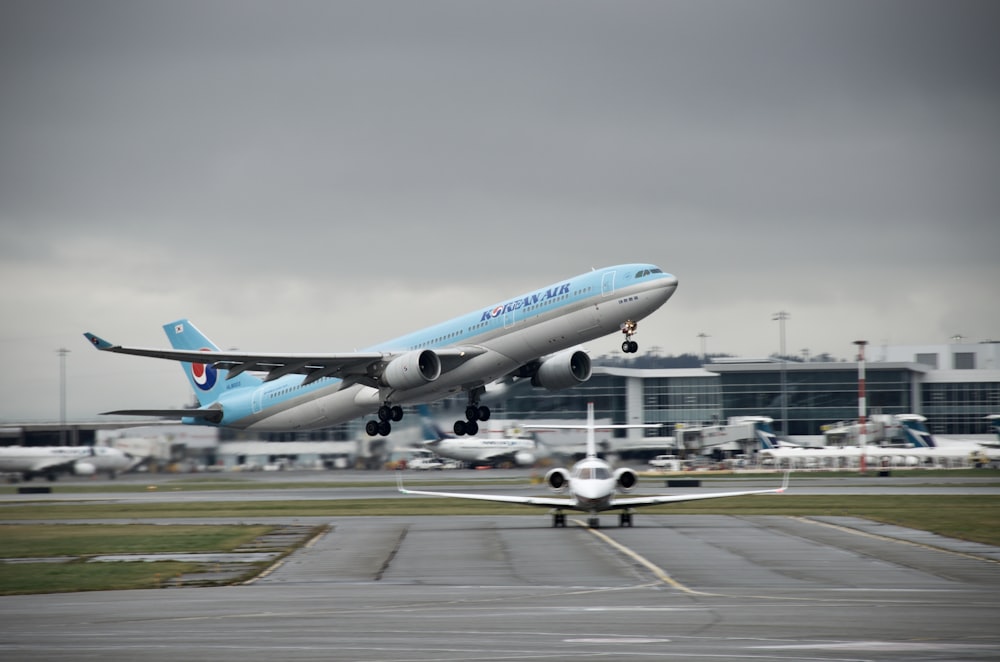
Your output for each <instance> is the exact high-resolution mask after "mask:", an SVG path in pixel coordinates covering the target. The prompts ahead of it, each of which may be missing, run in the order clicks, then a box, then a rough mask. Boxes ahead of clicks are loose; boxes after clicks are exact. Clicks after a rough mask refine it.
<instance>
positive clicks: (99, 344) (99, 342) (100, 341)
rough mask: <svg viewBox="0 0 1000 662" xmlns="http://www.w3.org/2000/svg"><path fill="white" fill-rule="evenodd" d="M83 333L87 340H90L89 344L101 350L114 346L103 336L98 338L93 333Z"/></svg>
mask: <svg viewBox="0 0 1000 662" xmlns="http://www.w3.org/2000/svg"><path fill="white" fill-rule="evenodd" d="M83 335H84V337H85V338H86V339H87V340H89V341H90V344H91V345H93V346H94V347H96V348H97V349H100V350H102V351H106V350H109V349H111V348H112V347H114V345H112V344H111V343H109V342H108V341H107V340H105V339H104V338H99V337H97V336H95V335H94V334H93V333H85V334H83Z"/></svg>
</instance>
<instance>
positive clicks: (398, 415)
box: [390, 405, 403, 423]
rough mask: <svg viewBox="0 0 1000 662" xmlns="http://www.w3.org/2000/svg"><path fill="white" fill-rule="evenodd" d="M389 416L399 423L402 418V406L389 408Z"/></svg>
mask: <svg viewBox="0 0 1000 662" xmlns="http://www.w3.org/2000/svg"><path fill="white" fill-rule="evenodd" d="M390 418H392V420H393V421H394V422H396V423H399V422H400V421H401V420H403V408H402V407H400V406H399V405H395V406H393V407H392V409H391V410H390Z"/></svg>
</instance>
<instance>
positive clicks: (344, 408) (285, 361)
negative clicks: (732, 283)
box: [84, 264, 677, 436]
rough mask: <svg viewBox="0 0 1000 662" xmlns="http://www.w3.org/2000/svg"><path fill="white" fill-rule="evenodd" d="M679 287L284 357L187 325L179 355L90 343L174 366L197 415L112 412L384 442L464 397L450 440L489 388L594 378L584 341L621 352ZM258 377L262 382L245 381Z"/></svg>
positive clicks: (583, 299) (660, 282)
mask: <svg viewBox="0 0 1000 662" xmlns="http://www.w3.org/2000/svg"><path fill="white" fill-rule="evenodd" d="M676 289H677V278H676V277H674V276H672V275H671V274H668V273H664V272H663V271H662V270H661V269H659V268H657V267H655V266H654V265H651V264H622V265H618V266H614V267H607V268H604V269H596V270H594V271H591V272H589V273H585V274H581V275H579V276H575V277H573V278H569V279H567V280H564V281H560V282H558V283H555V284H554V285H550V286H547V287H543V288H540V289H537V290H533V291H531V292H528V293H527V294H522V295H520V296H517V297H514V298H511V299H506V300H504V301H501V302H499V303H496V304H493V305H491V306H487V307H484V308H480V309H478V310H476V311H475V312H472V313H469V314H467V315H464V316H462V317H457V318H455V319H452V320H450V321H448V322H443V323H441V324H438V325H437V326H433V327H430V328H427V329H424V330H422V331H417V332H415V333H412V334H410V335H408V336H403V337H401V338H397V339H395V340H391V341H389V342H385V343H382V344H380V345H376V346H374V347H371V348H369V349H368V350H366V351H361V352H341V353H333V354H288V353H259V352H228V351H220V350H219V349H218V347H217V346H216V345H215V344H213V343H212V342H211V341H209V340H208V338H206V337H205V336H204V335H202V334H201V332H199V331H198V330H197V329H196V328H195V327H194V325H193V324H191V322H189V321H188V320H178V321H176V322H171V323H169V324H166V325H165V326H164V327H163V329H164V331H165V332H166V334H167V337H168V338H170V341H171V344H172V345H173V347H174V349H172V350H166V349H144V348H139V347H123V346H121V345H115V344H112V343H110V342H107V341H106V340H103V339H101V338H99V337H97V336H95V335H93V334H91V333H87V334H84V335H85V336H86V337H87V339H88V340H89V341H90V342H91V343H92V344H93V345H94V346H95V347H97V349H99V350H102V351H107V352H116V353H119V354H132V355H135V356H147V357H153V358H161V359H168V360H172V361H179V362H181V363H182V364H183V366H184V372H185V373H186V374H187V376H188V379H189V381H190V383H191V386H192V388H194V391H195V394H196V395H197V396H198V402H199V405H200V406H199V408H198V409H189V410H176V409H174V410H162V409H144V410H133V411H113V412H107V413H110V414H128V415H140V416H169V417H180V418H181V419H182V421H183V422H185V423H190V424H200V425H216V426H220V427H229V428H236V429H243V430H259V431H268V430H271V431H287V430H308V429H315V428H323V427H328V426H331V425H335V424H337V423H342V422H344V421H348V420H351V419H353V418H357V417H359V416H364V415H366V414H369V413H371V412H375V411H377V412H378V419H379V420H370V421H368V422H367V424H366V426H365V429H366V431H367V432H368V434H369V435H371V436H375V435H383V436H384V435H387V434H389V432H390V431H391V429H392V426H391V423H390V422H394V421H399V420H401V419H402V417H403V410H402V407H401V406H400V405H406V404H420V403H427V402H433V401H435V400H439V399H441V398H444V397H447V396H449V395H452V394H455V393H459V392H462V391H465V392H467V393H468V396H469V403H468V407H467V408H466V411H465V420H459V421H456V422H455V425H454V430H455V434H457V435H459V436H461V435H463V434H476V433H477V432H478V430H479V425H478V422H477V421H481V420H482V421H485V420H488V419H489V417H490V410H489V408H488V407H485V406H481V405H480V404H479V399H480V397H481V396H482V395H483V393H485V390H486V385H487V384H490V383H492V382H494V381H496V380H498V379H501V378H503V377H508V376H512V375H513V376H514V377H517V378H530V379H531V380H532V384H534V385H536V386H540V387H544V388H547V389H550V390H559V389H563V388H568V387H570V386H576V385H577V384H580V383H582V382H585V381H587V380H588V379H589V378H590V372H591V369H590V357H589V356H587V354H586V352H584V351H582V350H581V349H578V345H579V344H580V343H584V342H587V341H589V340H594V339H596V338H600V337H602V336H605V335H608V334H610V333H614V332H616V331H621V333H623V334H624V336H625V341H624V342H623V343H622V350H623V351H625V352H628V353H631V352H635V351H637V350H638V345H637V344H636V342H635V341H634V340H632V336H633V334H635V332H636V330H637V328H638V321H639V320H641V319H643V318H645V317H646V316H647V315H649V314H650V313H652V312H653V311H655V310H656V309H658V308H659V307H660V306H662V305H663V304H664V303H666V301H667V300H668V299H669V298H670V297H671V295H672V294H673V293H674V290H676ZM252 372H264V373H266V374H265V375H264V376H263V377H258V376H256V375H253V374H250V373H252Z"/></svg>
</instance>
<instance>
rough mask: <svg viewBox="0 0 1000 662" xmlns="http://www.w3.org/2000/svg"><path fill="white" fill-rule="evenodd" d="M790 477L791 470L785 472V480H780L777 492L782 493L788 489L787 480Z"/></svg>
mask: <svg viewBox="0 0 1000 662" xmlns="http://www.w3.org/2000/svg"><path fill="white" fill-rule="evenodd" d="M791 477H792V472H791V471H786V472H785V480H783V481H781V487H779V488H778V490H777V492H778V494H783V493H784V491H785V490H787V489H788V480H789V479H790V478H791Z"/></svg>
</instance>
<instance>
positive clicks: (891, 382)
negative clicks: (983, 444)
mask: <svg viewBox="0 0 1000 662" xmlns="http://www.w3.org/2000/svg"><path fill="white" fill-rule="evenodd" d="M600 363H601V362H600V361H599V360H595V366H594V374H593V376H592V377H591V379H590V380H589V381H588V382H586V383H585V384H583V385H581V386H579V387H576V388H573V389H570V390H567V391H561V392H555V393H549V392H546V391H541V390H539V389H533V388H523V389H522V388H517V387H515V388H513V389H511V391H510V393H509V394H508V396H507V397H506V399H505V407H504V411H503V415H505V416H507V417H510V418H520V419H529V418H545V419H550V418H563V417H564V418H580V412H584V411H586V403H587V402H588V401H593V402H594V403H595V410H596V415H597V417H598V418H603V419H606V420H611V421H612V422H614V423H619V424H621V423H663V424H664V428H665V429H673V428H674V427H675V426H676V425H702V424H712V423H725V422H726V421H727V420H728V419H729V418H730V417H733V416H769V417H771V418H772V419H774V427H775V430H776V431H777V432H778V433H779V434H780V435H782V436H791V437H796V436H808V435H821V434H823V428H824V426H827V425H829V424H831V423H835V422H839V421H851V420H855V419H857V416H858V363H856V362H845V361H840V362H813V361H809V362H805V361H780V360H777V359H765V360H746V359H739V360H721V361H715V362H710V363H706V364H704V365H703V366H702V367H701V368H686V369H657V368H632V367H621V366H615V365H600ZM865 367H866V370H865V372H866V379H865V382H866V396H867V397H866V399H867V413H868V414H869V415H873V414H887V415H891V414H922V415H923V416H926V417H927V425H928V427H929V429H930V431H931V432H933V433H936V434H943V435H970V434H973V435H988V434H990V433H991V430H990V427H989V425H988V423H987V421H986V420H985V419H984V417H985V416H987V415H990V414H1000V343H997V342H987V343H979V344H953V345H935V346H913V347H904V346H897V347H878V348H875V349H874V350H872V349H871V348H869V360H868V361H866V364H865ZM631 432H635V431H631ZM639 434H641V432H639ZM648 434H668V433H667V432H650V433H648Z"/></svg>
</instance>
